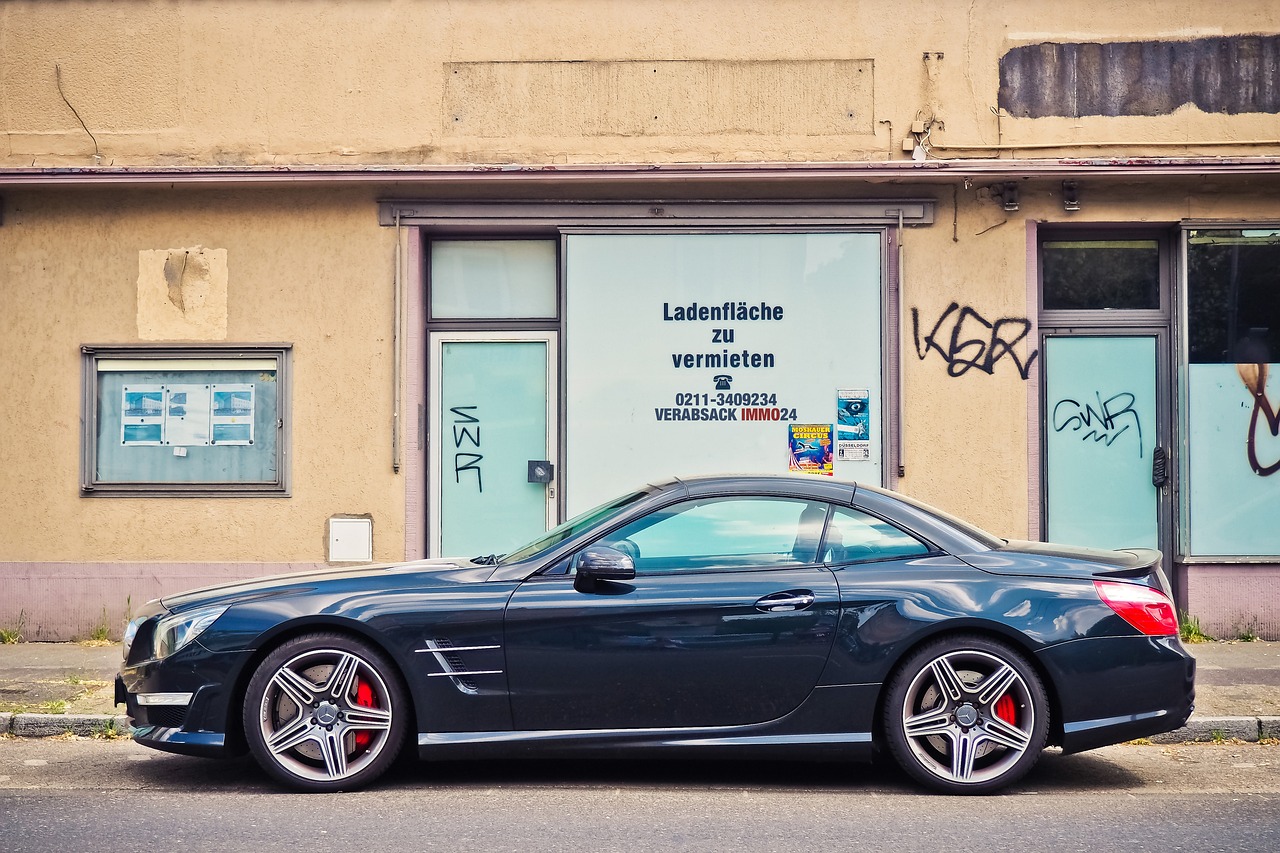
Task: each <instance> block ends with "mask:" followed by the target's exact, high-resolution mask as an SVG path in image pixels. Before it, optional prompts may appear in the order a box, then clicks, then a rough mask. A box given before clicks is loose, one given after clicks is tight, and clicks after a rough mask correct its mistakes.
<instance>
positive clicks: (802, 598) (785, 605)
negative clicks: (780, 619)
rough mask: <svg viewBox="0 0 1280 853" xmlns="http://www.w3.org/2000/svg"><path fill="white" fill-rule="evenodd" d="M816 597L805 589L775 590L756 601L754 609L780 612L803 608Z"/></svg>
mask: <svg viewBox="0 0 1280 853" xmlns="http://www.w3.org/2000/svg"><path fill="white" fill-rule="evenodd" d="M816 600H817V599H815V598H814V595H813V593H811V592H809V591H808V590H807V589H802V590H792V591H788V592H775V593H774V594H773V595H766V596H765V597H764V598H762V599H760V600H759V601H757V602H756V610H761V611H764V612H765V613H780V612H784V611H788V610H804V609H805V608H806V607H808V606H809V605H810V604H813V602H814V601H816Z"/></svg>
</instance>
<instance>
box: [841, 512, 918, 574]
mask: <svg viewBox="0 0 1280 853" xmlns="http://www.w3.org/2000/svg"><path fill="white" fill-rule="evenodd" d="M928 553H929V548H928V546H926V545H925V544H924V543H923V542H921V541H919V540H918V539H916V538H915V537H913V536H910V535H908V534H906V533H904V532H902V531H901V530H899V529H898V528H896V527H894V526H893V525H892V524H890V523H889V522H887V521H881V520H880V519H878V518H876V517H875V516H872V515H867V514H866V513H864V512H859V511H858V510H856V509H844V508H842V507H837V508H836V511H835V513H834V514H833V515H832V516H831V523H830V524H829V525H827V536H826V539H825V540H824V541H823V546H822V558H823V562H827V563H860V562H867V561H870V560H895V559H900V558H902V557H920V556H923V555H925V554H928Z"/></svg>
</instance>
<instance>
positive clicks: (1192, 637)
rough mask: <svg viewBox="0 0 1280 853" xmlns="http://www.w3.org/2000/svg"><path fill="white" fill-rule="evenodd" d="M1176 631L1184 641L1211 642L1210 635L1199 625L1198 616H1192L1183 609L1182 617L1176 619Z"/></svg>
mask: <svg viewBox="0 0 1280 853" xmlns="http://www.w3.org/2000/svg"><path fill="white" fill-rule="evenodd" d="M1178 632H1179V634H1180V635H1181V636H1182V642H1184V643H1211V642H1213V637H1210V636H1209V635H1208V634H1206V633H1205V632H1204V630H1203V629H1202V628H1201V627H1200V617H1199V616H1192V615H1191V614H1190V613H1187V612H1186V611H1183V613H1182V618H1181V619H1179V620H1178Z"/></svg>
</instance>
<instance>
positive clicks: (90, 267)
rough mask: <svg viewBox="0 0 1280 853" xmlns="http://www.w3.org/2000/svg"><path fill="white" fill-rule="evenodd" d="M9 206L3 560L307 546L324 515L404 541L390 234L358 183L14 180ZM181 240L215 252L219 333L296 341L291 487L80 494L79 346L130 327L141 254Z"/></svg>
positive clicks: (3, 344)
mask: <svg viewBox="0 0 1280 853" xmlns="http://www.w3.org/2000/svg"><path fill="white" fill-rule="evenodd" d="M5 207H6V218H5V222H4V225H3V227H0V268H2V276H3V278H2V280H0V281H2V286H0V292H2V293H3V310H2V311H0V364H3V365H5V369H4V370H3V371H0V399H4V400H7V401H9V403H8V404H7V405H6V407H5V412H4V415H3V418H2V420H0V423H2V424H3V428H4V440H3V441H0V471H2V472H3V489H0V509H2V512H0V515H3V517H4V519H5V523H4V524H0V560H4V561H190V562H199V561H224V562H239V561H248V562H289V561H302V562H311V561H321V562H323V561H324V559H325V553H326V552H325V546H326V542H327V539H326V537H327V532H326V526H325V525H326V520H327V519H328V518H329V517H330V516H331V515H334V514H340V513H352V514H366V513H367V514H371V515H372V517H373V519H374V555H375V558H382V559H391V558H398V557H400V556H402V555H403V548H404V523H403V516H404V510H403V504H404V488H403V482H402V480H401V479H400V478H399V477H398V476H397V475H395V474H393V473H392V466H391V411H392V373H391V371H392V368H391V364H392V359H391V334H392V329H393V288H392V273H393V269H394V266H393V256H394V232H393V230H392V229H387V228H380V227H379V226H378V225H377V221H376V217H375V215H374V206H373V201H372V198H371V197H370V196H369V194H368V191H359V190H343V191H333V190H327V191H324V192H317V191H309V192H296V191H288V190H279V189H276V190H270V191H249V192H233V191H223V190H212V189H194V190H193V189H184V190H180V191H169V190H155V191H110V192H107V191H89V192H72V191H60V192H49V193H23V192H18V193H12V194H9V195H7V197H6V199H5ZM197 245H200V246H204V247H209V248H211V249H214V250H221V251H224V252H225V258H226V261H225V263H226V294H227V295H226V336H225V340H226V341H229V342H235V343H246V344H253V343H270V342H284V343H291V344H293V347H294V361H293V391H292V400H291V404H292V415H293V418H292V424H291V427H290V429H289V437H290V441H291V449H292V454H291V460H290V463H289V464H290V466H291V468H292V492H293V494H292V497H289V498H265V497H264V498H243V497H238V498H221V499H200V498H159V499H155V498H153V499H147V498H139V499H132V498H82V497H79V495H78V490H77V487H76V484H77V483H78V482H79V464H80V462H79V458H78V456H79V447H80V438H79V435H80V411H81V403H80V398H81V374H82V370H81V363H80V349H79V348H80V346H81V345H83V344H103V343H136V342H138V341H139V340H140V338H139V324H138V316H139V310H140V309H139V300H138V290H139V287H138V279H139V254H140V253H143V254H147V253H150V252H153V251H155V250H164V249H171V248H181V247H192V246H197ZM200 339H201V340H204V339H206V336H200ZM171 340H172V339H171ZM177 340H189V339H182V338H179V339H177Z"/></svg>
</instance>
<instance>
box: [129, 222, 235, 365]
mask: <svg viewBox="0 0 1280 853" xmlns="http://www.w3.org/2000/svg"><path fill="white" fill-rule="evenodd" d="M138 337H140V338H141V339H142V340H144V341H165V340H196V341H223V340H226V339H227V250H226V249H207V248H205V247H204V246H193V247H191V248H184V249H145V250H143V251H141V252H138Z"/></svg>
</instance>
